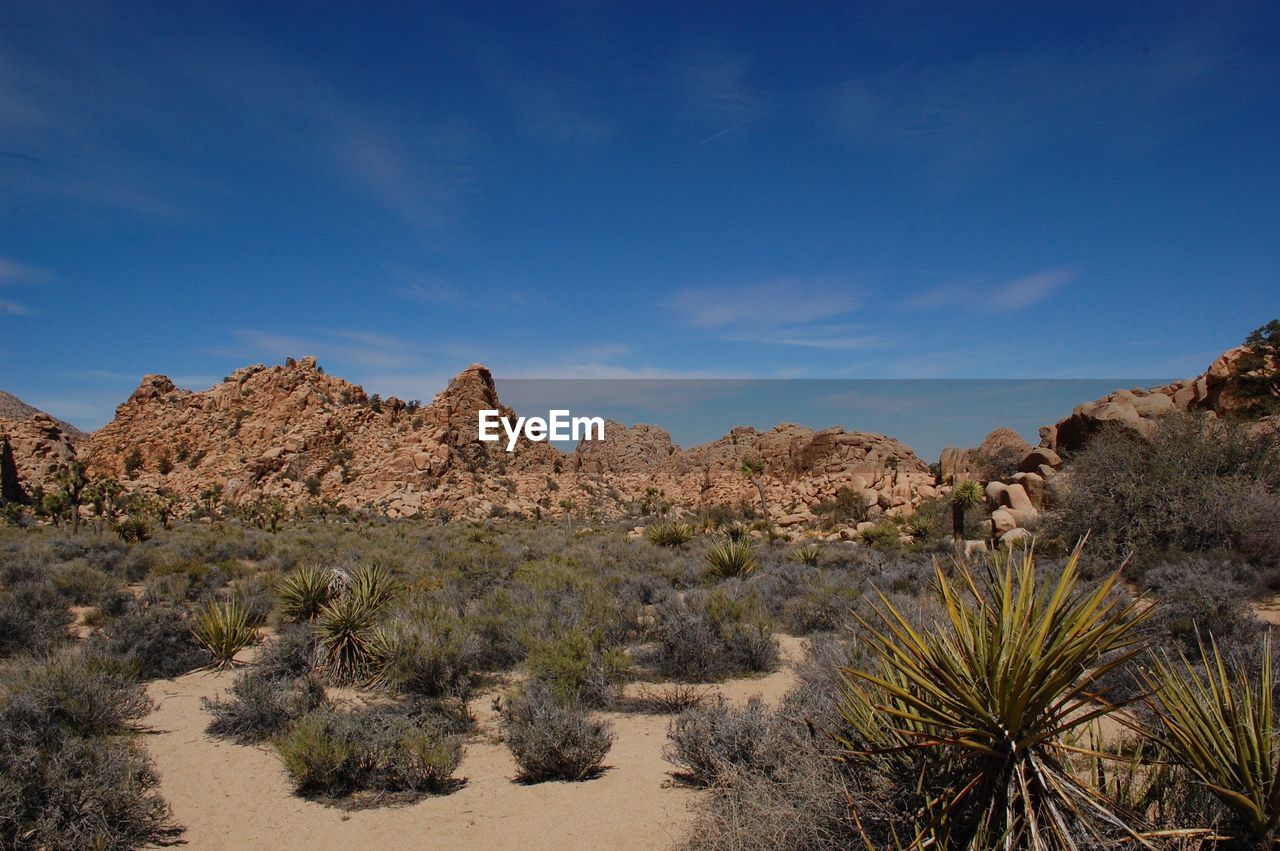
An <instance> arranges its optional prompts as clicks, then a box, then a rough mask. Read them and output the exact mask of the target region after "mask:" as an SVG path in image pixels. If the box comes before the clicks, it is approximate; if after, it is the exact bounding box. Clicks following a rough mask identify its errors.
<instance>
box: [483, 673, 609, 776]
mask: <svg viewBox="0 0 1280 851" xmlns="http://www.w3.org/2000/svg"><path fill="white" fill-rule="evenodd" d="M502 731H503V738H504V739H505V740H506V742H507V747H508V748H509V749H510V750H511V755H512V756H513V757H515V760H516V766H517V767H518V768H519V772H520V775H519V776H520V779H521V780H523V781H525V782H527V783H541V782H543V781H547V780H587V779H590V778H592V777H595V776H596V775H598V774H599V773H600V771H601V769H602V763H603V761H604V758H605V756H606V755H607V754H608V753H609V749H610V748H611V747H613V733H612V731H611V729H610V727H609V724H608V722H607V721H604V720H600V719H593V718H591V717H590V716H588V715H587V713H586V712H585V711H584V710H582V709H581V708H578V707H577V706H567V705H565V704H564V703H562V702H561V701H560V700H559V699H558V698H557V697H556V695H555V693H554V692H553V691H552V690H551V689H550V687H548V686H547V685H546V684H545V683H540V682H537V681H532V682H529V683H527V684H526V687H525V688H524V690H523V691H520V692H518V693H517V694H515V695H514V696H512V697H510V698H509V699H508V700H507V701H506V703H505V704H504V705H503V707H502Z"/></svg>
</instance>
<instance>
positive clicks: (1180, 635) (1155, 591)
mask: <svg viewBox="0 0 1280 851" xmlns="http://www.w3.org/2000/svg"><path fill="white" fill-rule="evenodd" d="M1252 573H1253V570H1252V568H1251V567H1250V566H1249V565H1246V564H1241V563H1236V562H1231V561H1226V560H1223V559H1214V558H1209V557H1204V556H1190V557H1186V558H1183V559H1180V560H1179V561H1177V562H1165V563H1163V564H1161V565H1159V566H1158V567H1154V568H1151V569H1149V570H1147V571H1146V572H1145V573H1144V574H1143V576H1142V580H1143V585H1144V586H1145V589H1146V591H1147V592H1149V593H1150V594H1151V595H1153V596H1154V598H1155V603H1156V605H1155V606H1154V607H1153V608H1152V610H1151V614H1150V617H1149V618H1148V619H1147V620H1146V622H1145V623H1144V624H1143V625H1142V631H1143V634H1144V637H1145V638H1146V640H1147V645H1148V646H1147V648H1146V649H1144V650H1143V651H1142V652H1141V653H1140V654H1139V655H1138V657H1137V658H1136V659H1135V660H1134V662H1133V663H1132V664H1129V665H1123V666H1121V667H1118V668H1115V669H1113V670H1111V671H1109V672H1108V673H1107V674H1106V675H1105V676H1102V677H1100V678H1099V679H1098V686H1099V690H1100V691H1101V692H1102V693H1103V694H1104V695H1106V697H1107V698H1108V699H1109V700H1112V701H1117V702H1121V701H1132V700H1134V699H1136V698H1139V697H1141V696H1143V695H1145V694H1146V692H1147V683H1146V680H1145V678H1144V676H1143V672H1144V671H1147V670H1150V669H1151V668H1152V667H1153V666H1154V665H1155V664H1156V663H1157V662H1158V661H1159V658H1160V655H1161V654H1162V653H1167V652H1172V653H1175V654H1185V655H1186V656H1187V657H1189V658H1190V659H1192V660H1195V661H1199V660H1200V658H1201V657H1200V651H1201V647H1202V641H1204V640H1207V639H1209V638H1210V637H1212V639H1213V640H1214V641H1215V642H1216V643H1217V646H1218V647H1219V648H1221V650H1222V652H1223V653H1224V655H1226V656H1227V657H1228V658H1229V659H1230V660H1232V661H1233V662H1235V663H1237V664H1239V665H1241V666H1242V667H1244V668H1246V669H1249V670H1252V671H1253V672H1254V674H1255V678H1256V675H1257V674H1258V672H1259V667H1258V666H1259V663H1260V659H1261V650H1262V640H1263V637H1264V635H1265V633H1266V624H1264V623H1263V622H1262V621H1261V620H1259V619H1258V617H1257V616H1256V615H1254V613H1253V609H1252V607H1251V606H1250V605H1249V593H1250V585H1249V584H1247V583H1248V582H1250V581H1251V578H1252V577H1251V574H1252ZM1146 709H1147V704H1146V703H1139V704H1138V705H1136V706H1134V707H1133V709H1132V711H1133V712H1135V713H1136V714H1140V715H1145V711H1146Z"/></svg>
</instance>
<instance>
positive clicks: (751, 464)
mask: <svg viewBox="0 0 1280 851" xmlns="http://www.w3.org/2000/svg"><path fill="white" fill-rule="evenodd" d="M742 475H744V476H746V477H747V479H748V480H750V482H751V483H752V484H753V485H755V486H756V490H757V491H759V493H760V512H761V513H762V514H764V526H765V529H766V530H768V532H769V534H773V517H772V516H771V515H770V514H769V499H768V497H766V496H765V493H764V461H763V460H762V459H760V458H743V459H742Z"/></svg>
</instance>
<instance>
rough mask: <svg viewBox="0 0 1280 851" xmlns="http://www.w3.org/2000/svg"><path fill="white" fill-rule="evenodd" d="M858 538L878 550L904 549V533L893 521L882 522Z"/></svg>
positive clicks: (867, 529) (865, 530) (866, 530)
mask: <svg viewBox="0 0 1280 851" xmlns="http://www.w3.org/2000/svg"><path fill="white" fill-rule="evenodd" d="M858 537H860V538H861V539H862V542H863V543H864V544H866V545H867V546H870V547H875V548H876V549H878V550H900V549H902V533H901V532H900V531H899V529H898V527H897V526H896V525H895V524H894V522H893V521H892V520H881V521H880V522H878V523H876V524H875V525H874V526H869V527H868V528H866V529H863V530H862V532H861V533H860V534H859V535H858Z"/></svg>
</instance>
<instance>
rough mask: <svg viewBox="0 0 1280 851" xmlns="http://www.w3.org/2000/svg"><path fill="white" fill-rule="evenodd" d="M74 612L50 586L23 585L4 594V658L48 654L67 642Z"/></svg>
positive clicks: (0, 620)
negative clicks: (26, 654)
mask: <svg viewBox="0 0 1280 851" xmlns="http://www.w3.org/2000/svg"><path fill="white" fill-rule="evenodd" d="M70 623H71V612H70V611H69V610H68V609H67V605H66V601H65V600H64V599H63V598H62V597H61V596H60V595H59V594H58V592H57V591H55V590H54V589H53V587H52V586H51V585H50V584H48V583H47V582H31V581H25V582H20V583H18V584H16V585H10V586H9V587H7V588H4V589H3V590H0V658H2V657H5V656H12V655H15V654H18V653H44V652H48V651H50V650H52V649H53V648H55V647H56V646H57V645H59V644H61V643H63V642H65V641H66V640H67V625H68V624H70Z"/></svg>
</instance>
